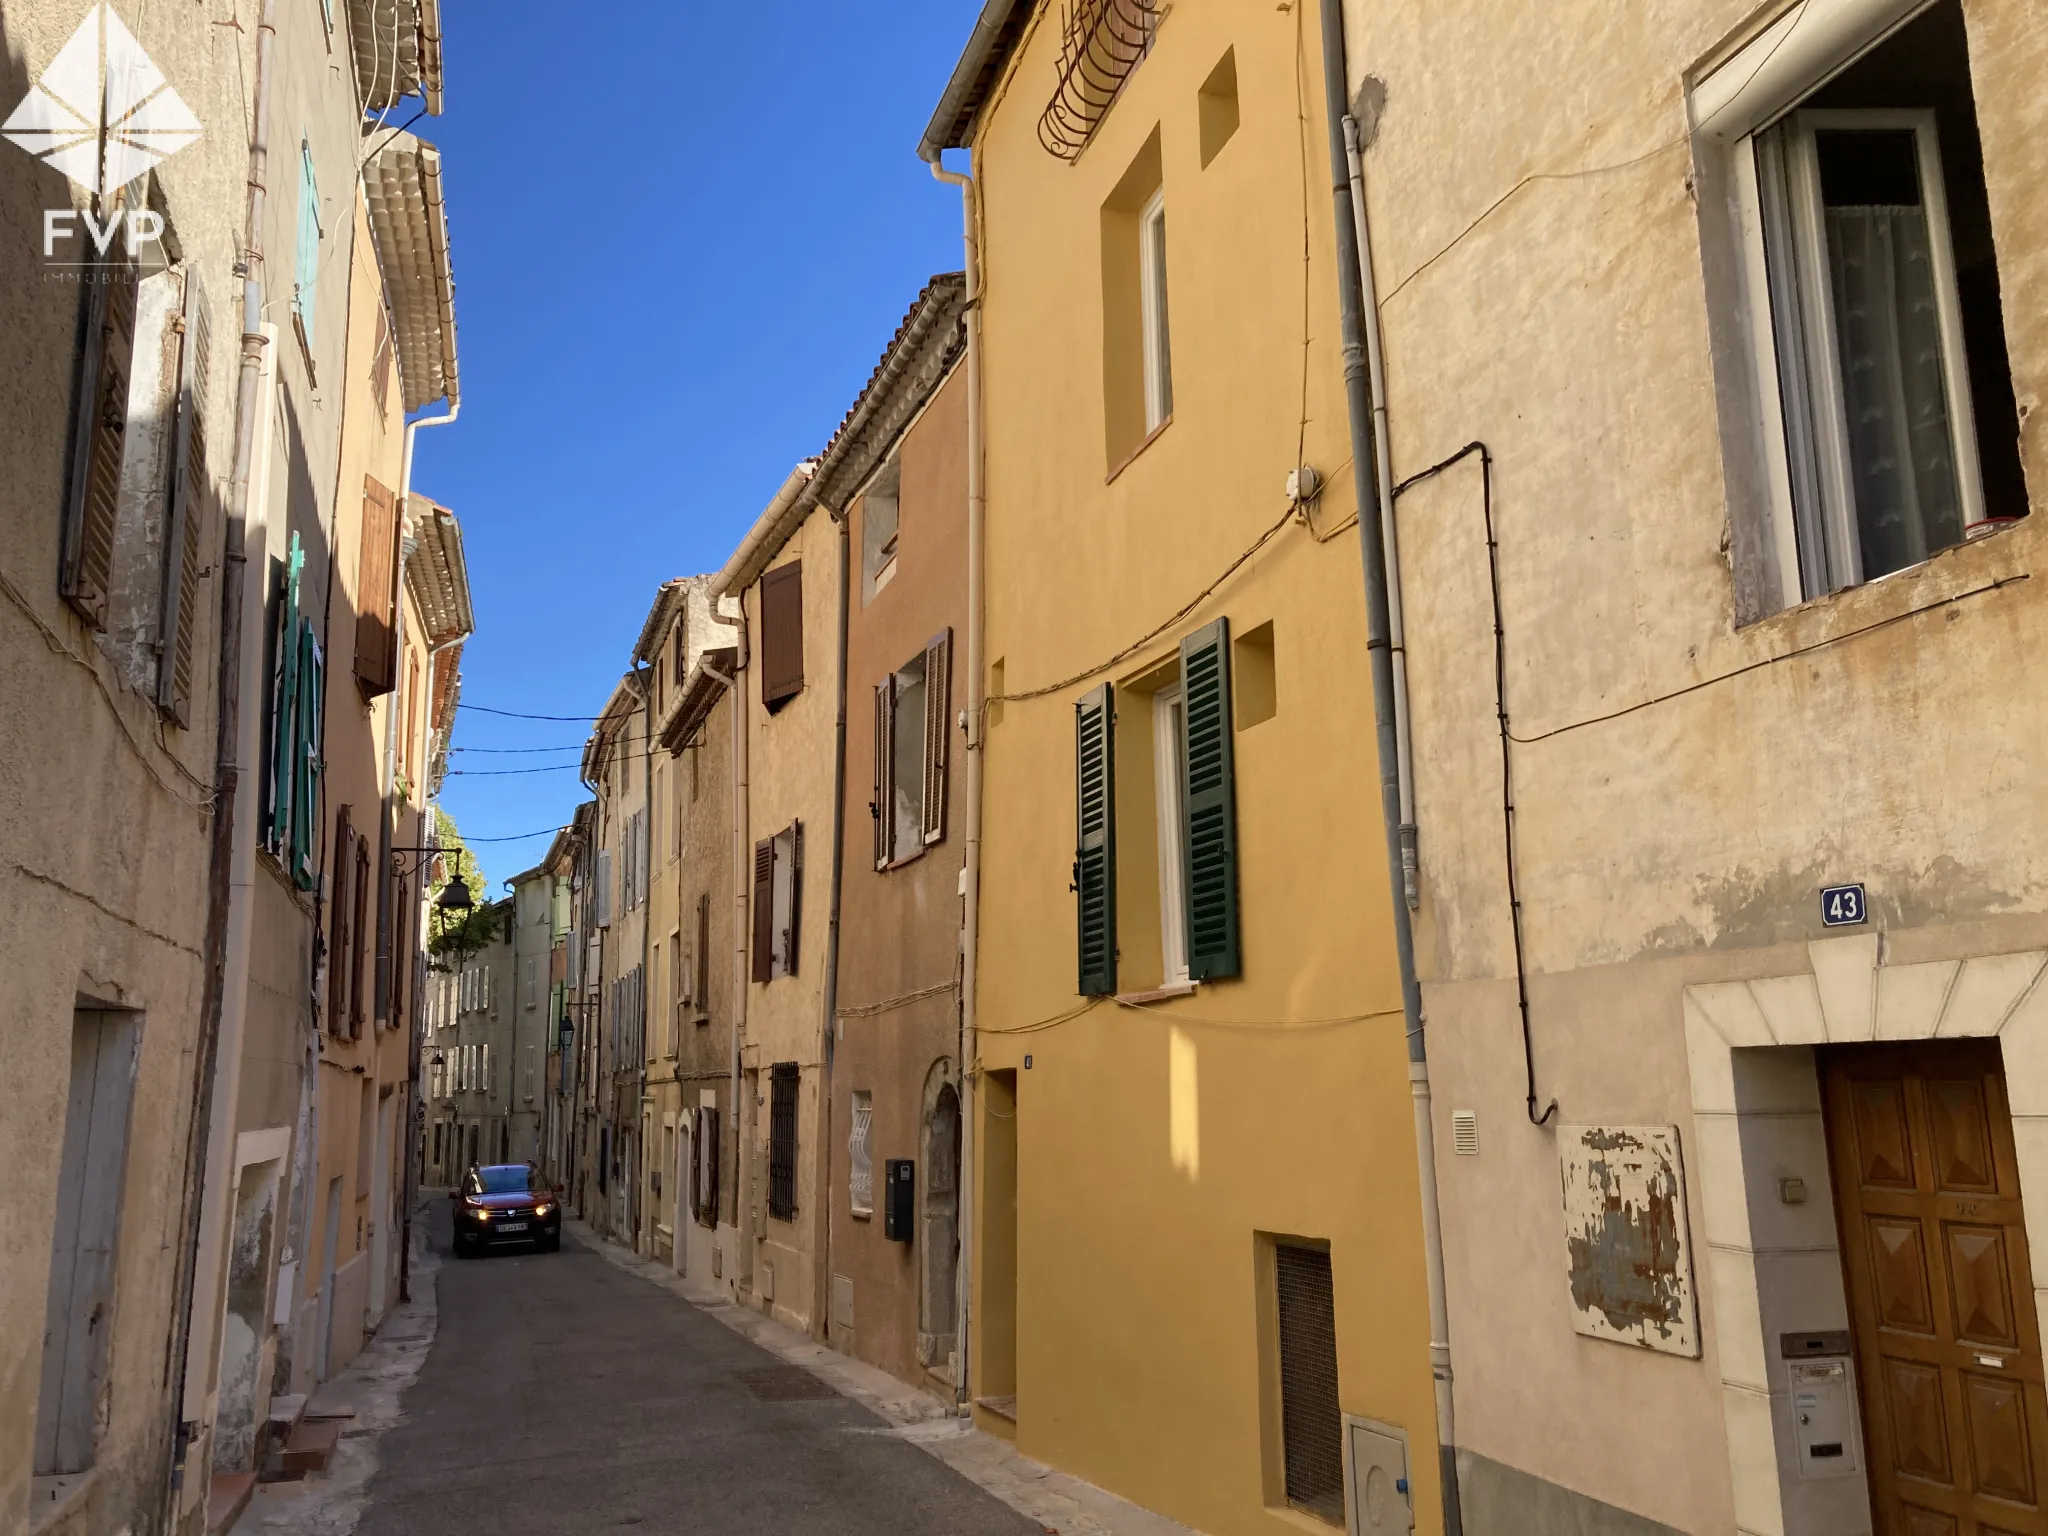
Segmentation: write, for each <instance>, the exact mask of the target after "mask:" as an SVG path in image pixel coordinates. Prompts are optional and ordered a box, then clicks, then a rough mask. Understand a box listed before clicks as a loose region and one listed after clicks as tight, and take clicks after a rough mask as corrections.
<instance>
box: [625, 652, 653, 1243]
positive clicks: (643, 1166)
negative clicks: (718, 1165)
mask: <svg viewBox="0 0 2048 1536" xmlns="http://www.w3.org/2000/svg"><path fill="white" fill-rule="evenodd" d="M633 675H634V676H635V677H637V678H638V679H639V680H640V712H641V714H642V716H643V717H644V720H645V723H644V724H643V725H642V726H641V727H640V735H641V737H642V738H643V740H642V744H641V748H640V798H641V800H642V801H643V802H644V808H643V809H642V811H641V815H640V828H641V832H640V880H641V884H642V885H643V886H645V887H646V893H647V894H646V896H643V898H642V900H641V902H640V1049H639V1051H638V1052H637V1053H636V1054H637V1056H638V1057H639V1059H638V1060H637V1061H635V1062H634V1063H633V1070H634V1071H635V1072H636V1073H637V1074H638V1078H637V1081H638V1082H639V1084H640V1093H639V1098H638V1102H637V1103H635V1104H634V1106H633V1108H634V1110H635V1111H636V1113H637V1114H638V1116H639V1122H638V1123H640V1124H642V1125H645V1124H646V1122H647V1121H648V1120H649V1118H650V1117H649V1115H648V1113H647V978H648V977H649V976H650V975H652V974H653V952H654V922H653V918H654V907H653V903H652V901H651V899H649V898H651V896H652V894H653V891H654V884H653V881H652V880H650V879H649V878H648V875H649V872H650V871H651V870H652V869H653V868H654V836H653V833H654V689H653V687H652V686H651V685H650V684H649V683H648V678H649V677H650V676H652V675H653V669H652V668H651V667H645V666H639V667H635V668H634V669H633ZM636 1139H637V1140H638V1141H639V1142H640V1143H641V1146H640V1168H639V1176H638V1177H637V1178H635V1179H634V1180H633V1188H632V1190H631V1192H630V1195H631V1199H632V1201H633V1212H632V1222H633V1251H634V1252H635V1253H640V1252H641V1249H640V1218H641V1217H642V1216H643V1215H646V1216H647V1217H648V1231H647V1250H646V1253H645V1254H643V1255H642V1257H648V1256H651V1255H652V1254H653V1252H654V1230H653V1227H654V1223H653V1213H652V1212H651V1211H642V1209H641V1206H642V1204H643V1203H644V1202H643V1201H642V1200H641V1198H640V1188H641V1186H642V1185H643V1184H645V1183H646V1182H647V1155H648V1154H647V1147H646V1142H647V1141H648V1140H649V1139H650V1138H649V1137H645V1136H641V1137H637V1138H636Z"/></svg>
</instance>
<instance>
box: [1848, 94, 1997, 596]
mask: <svg viewBox="0 0 2048 1536" xmlns="http://www.w3.org/2000/svg"><path fill="white" fill-rule="evenodd" d="M1815 148H1816V149H1817V151H1818V153H1819V158H1820V170H1821V200H1822V203H1823V205H1824V207H1825V209H1826V215H1827V239H1828V275H1829V279H1830V282H1831V285H1832V288H1833V294H1834V309H1835V332H1836V337H1837V342H1838V345H1839V347H1840V350H1841V372H1842V404H1843V414H1844V416H1845V417H1846V418H1847V426H1848V432H1849V466H1850V475H1851V479H1852V482H1853V489H1854V494H1855V502H1856V522H1857V528H1858V533H1859V536H1860V540H1861V544H1862V552H1863V574H1864V577H1865V578H1866V579H1869V578H1873V577H1877V576H1882V575H1884V574H1886V573H1887V572H1890V571H1896V570H1899V569H1901V568H1902V567H1905V566H1908V565H1913V564H1916V563H1918V562H1919V561H1922V560H1924V559H1926V558H1927V556H1928V555H1929V554H1930V553H1932V552H1933V551H1935V550H1938V549H1942V548H1945V547H1946V546H1948V545H1950V544H1954V543H1957V542H1959V541H1960V540H1961V538H1962V536H1963V525H1962V512H1961V508H1960V505H1959V498H1958V495H1957V489H1956V465H1955V449H1954V437H1953V433H1952V431H1951V427H1950V422H1949V413H1948V396H1947V392H1946V389H1945V388H1944V384H1943V378H1942V338H1941V310H1940V305H1939V303H1938V301H1937V298H1936V292H1935V283H1934V254H1933V242H1932V239H1931V237H1930V235H1929V231H1928V225H1927V210H1926V208H1925V207H1924V206H1923V202H1922V197H1921V190H1920V183H1919V174H1918V167H1917V155H1916V151H1915V146H1914V136H1913V134H1912V132H1911V130H1908V129H1894V130H1883V131H1853V132H1852V131H1829V132H1822V133H1819V134H1817V135H1815Z"/></svg>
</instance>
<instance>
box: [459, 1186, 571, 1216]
mask: <svg viewBox="0 0 2048 1536" xmlns="http://www.w3.org/2000/svg"><path fill="white" fill-rule="evenodd" d="M463 1199H464V1202H465V1203H466V1204H469V1205H480V1206H482V1207H483V1208H484V1209H485V1210H487V1211H511V1210H518V1209H521V1208H522V1207H525V1206H529V1205H551V1204H553V1203H554V1197H553V1196H552V1195H549V1194H544V1193H541V1192H538V1191H535V1190H530V1189H523V1190H520V1191H519V1192H518V1193H517V1194H512V1195H465V1196H464V1197H463Z"/></svg>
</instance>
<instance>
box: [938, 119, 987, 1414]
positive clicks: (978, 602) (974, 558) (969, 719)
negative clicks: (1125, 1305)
mask: <svg viewBox="0 0 2048 1536" xmlns="http://www.w3.org/2000/svg"><path fill="white" fill-rule="evenodd" d="M931 168H932V175H933V176H934V177H936V178H937V179H938V180H940V181H943V182H945V183H947V184H948V185H949V186H956V187H958V188H959V189H960V222H961V244H962V246H963V248H964V250H963V258H964V264H965V266H966V269H967V305H966V309H967V708H966V709H965V711H963V713H962V716H961V720H962V724H963V726H964V728H965V731H966V736H967V806H966V818H965V819H966V822H967V829H966V835H965V838H964V841H965V843H966V845H967V846H966V855H965V863H964V865H963V867H962V870H961V877H962V885H963V886H964V889H963V891H962V893H961V909H960V1099H961V1103H960V1178H959V1183H960V1222H959V1231H960V1233H961V1242H960V1264H959V1275H958V1279H957V1284H958V1294H957V1297H956V1299H955V1302H954V1317H955V1325H956V1328H957V1330H958V1333H957V1342H956V1343H955V1345H954V1357H955V1358H954V1375H953V1402H954V1405H955V1407H956V1408H957V1409H958V1411H960V1412H961V1413H962V1414H965V1413H967V1412H968V1411H969V1410H968V1407H967V1404H968V1402H969V1397H968V1392H969V1370H968V1360H969V1353H970V1351H969V1345H970V1343H971V1342H972V1338H973V1334H972V1331H971V1327H970V1324H969V1318H968V1314H969V1311H970V1309H971V1308H972V1306H973V1301H974V1237H975V1233H974V1221H975V1199H974V1173H975V1165H974V1153H975V1097H974V1088H975V1083H976V1080H977V1078H976V1071H975V1061H976V1059H977V1057H978V1055H979V1052H980V1045H979V1043H978V1041H977V1039H976V1034H975V1018H976V1016H975V987H976V978H977V975H978V973H979V966H978V954H979V949H980V943H981V772H982V752H983V741H982V731H983V729H984V726H985V721H984V719H983V715H984V713H985V703H984V695H985V692H986V686H985V681H984V674H985V672H986V670H987V669H986V668H985V666H984V665H983V662H982V651H983V649H984V646H985V644H986V640H987V636H986V634H985V632H984V624H983V615H982V607H983V600H984V573H983V570H982V564H983V561H984V559H985V550H986V539H985V534H986V524H987V521H988V490H987V486H986V485H985V484H984V482H983V478H982V441H981V432H982V425H981V256H980V242H979V241H978V240H977V239H976V238H975V208H974V193H975V183H974V178H973V177H972V176H966V175H962V174H961V173H959V172H958V171H949V170H947V169H946V168H945V167H944V166H943V165H941V164H940V163H939V161H938V157H937V154H936V153H934V155H933V157H932V160H931Z"/></svg>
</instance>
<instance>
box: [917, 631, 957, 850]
mask: <svg viewBox="0 0 2048 1536" xmlns="http://www.w3.org/2000/svg"><path fill="white" fill-rule="evenodd" d="M952 683H953V631H952V630H950V629H948V630H945V631H944V632H942V633H941V634H940V635H939V636H938V637H937V638H935V639H934V640H933V641H932V642H931V644H929V645H927V646H926V647H925V648H924V828H923V830H924V840H925V843H926V845H927V846H929V845H930V844H932V843H936V842H939V841H941V840H942V839H943V838H944V837H945V835H946V748H947V746H948V744H949V741H950V736H951V731H952V725H953V687H952Z"/></svg>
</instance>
